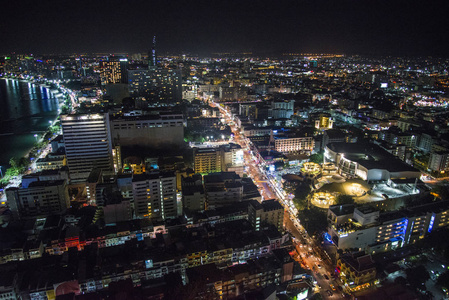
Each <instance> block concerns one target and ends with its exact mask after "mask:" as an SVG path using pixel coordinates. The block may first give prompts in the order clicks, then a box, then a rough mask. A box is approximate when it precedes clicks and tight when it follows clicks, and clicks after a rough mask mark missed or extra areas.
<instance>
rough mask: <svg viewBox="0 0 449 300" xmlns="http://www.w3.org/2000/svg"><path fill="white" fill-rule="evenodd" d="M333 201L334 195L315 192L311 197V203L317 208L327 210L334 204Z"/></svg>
mask: <svg viewBox="0 0 449 300" xmlns="http://www.w3.org/2000/svg"><path fill="white" fill-rule="evenodd" d="M335 199H336V196H335V193H329V192H316V193H313V195H312V198H311V203H312V204H313V205H315V206H317V207H319V208H329V206H331V205H334V204H335Z"/></svg>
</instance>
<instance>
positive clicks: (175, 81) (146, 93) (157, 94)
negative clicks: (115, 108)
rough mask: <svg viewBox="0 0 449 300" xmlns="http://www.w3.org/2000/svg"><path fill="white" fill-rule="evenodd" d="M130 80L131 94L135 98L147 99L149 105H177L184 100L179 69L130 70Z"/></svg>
mask: <svg viewBox="0 0 449 300" xmlns="http://www.w3.org/2000/svg"><path fill="white" fill-rule="evenodd" d="M128 79H129V85H128V89H129V94H130V95H131V96H134V97H145V99H146V100H147V101H148V104H149V105H151V104H156V103H164V104H175V103H177V102H180V101H181V99H182V82H181V71H180V70H179V69H161V68H151V69H149V70H145V69H140V70H129V71H128Z"/></svg>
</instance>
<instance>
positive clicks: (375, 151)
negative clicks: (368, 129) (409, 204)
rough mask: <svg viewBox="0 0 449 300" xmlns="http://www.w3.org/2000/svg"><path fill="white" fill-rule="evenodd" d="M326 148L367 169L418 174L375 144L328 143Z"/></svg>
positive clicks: (415, 170)
mask: <svg viewBox="0 0 449 300" xmlns="http://www.w3.org/2000/svg"><path fill="white" fill-rule="evenodd" d="M327 147H328V148H329V149H330V150H332V151H334V152H336V153H344V155H345V157H346V158H347V159H349V160H352V161H355V162H357V163H359V164H360V165H362V166H364V167H365V168H367V169H386V170H388V171H390V172H399V171H412V172H419V170H418V169H415V168H414V167H412V166H410V165H408V164H406V163H405V162H403V161H401V160H400V159H398V158H397V157H396V156H394V155H393V154H391V153H389V152H387V151H385V150H384V149H382V148H381V147H380V146H378V145H375V144H370V143H330V144H328V145H327Z"/></svg>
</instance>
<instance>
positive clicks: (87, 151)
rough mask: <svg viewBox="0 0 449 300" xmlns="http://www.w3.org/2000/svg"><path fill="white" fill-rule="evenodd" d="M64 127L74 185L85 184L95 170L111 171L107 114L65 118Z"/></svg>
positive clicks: (63, 117)
mask: <svg viewBox="0 0 449 300" xmlns="http://www.w3.org/2000/svg"><path fill="white" fill-rule="evenodd" d="M61 125H62V132H63V135H64V141H65V151H66V156H67V166H68V167H69V171H70V178H71V181H72V182H74V183H76V182H84V181H86V179H87V178H88V176H89V174H90V172H91V170H92V169H93V168H99V169H101V170H103V171H111V170H112V146H111V138H110V129H109V116H108V114H84V115H62V116H61Z"/></svg>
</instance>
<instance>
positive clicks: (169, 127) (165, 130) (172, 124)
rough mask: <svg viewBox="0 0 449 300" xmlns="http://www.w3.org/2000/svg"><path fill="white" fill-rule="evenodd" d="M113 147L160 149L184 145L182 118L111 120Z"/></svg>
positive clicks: (169, 115) (166, 115) (168, 115)
mask: <svg viewBox="0 0 449 300" xmlns="http://www.w3.org/2000/svg"><path fill="white" fill-rule="evenodd" d="M111 137H112V141H113V144H114V145H120V146H143V147H152V148H161V147H163V146H167V145H170V146H172V145H176V146H178V147H180V146H182V145H183V144H184V118H183V115H182V114H181V113H160V114H159V115H146V116H129V117H125V116H120V117H115V118H114V117H113V118H111Z"/></svg>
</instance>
